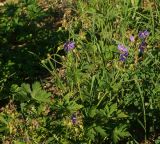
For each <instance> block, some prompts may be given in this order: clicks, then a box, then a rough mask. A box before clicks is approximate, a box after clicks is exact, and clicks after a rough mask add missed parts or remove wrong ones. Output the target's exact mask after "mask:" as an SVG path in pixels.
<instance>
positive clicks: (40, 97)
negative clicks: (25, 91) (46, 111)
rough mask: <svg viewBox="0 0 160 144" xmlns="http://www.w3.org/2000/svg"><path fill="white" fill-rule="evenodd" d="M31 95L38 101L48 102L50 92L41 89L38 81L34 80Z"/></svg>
mask: <svg viewBox="0 0 160 144" xmlns="http://www.w3.org/2000/svg"><path fill="white" fill-rule="evenodd" d="M31 96H32V98H33V99H35V100H37V101H38V102H49V101H50V98H49V97H50V96H51V93H48V92H46V91H45V90H43V89H42V87H41V85H40V83H39V82H35V83H34V84H33V85H32V92H31Z"/></svg>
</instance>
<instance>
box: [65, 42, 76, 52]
mask: <svg viewBox="0 0 160 144" xmlns="http://www.w3.org/2000/svg"><path fill="white" fill-rule="evenodd" d="M74 48H75V42H73V41H68V42H66V43H65V44H64V50H65V51H66V52H69V51H70V50H72V49H74Z"/></svg>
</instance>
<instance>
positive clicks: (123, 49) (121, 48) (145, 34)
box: [118, 30, 149, 62]
mask: <svg viewBox="0 0 160 144" xmlns="http://www.w3.org/2000/svg"><path fill="white" fill-rule="evenodd" d="M148 36H149V32H148V31H147V30H144V31H140V32H139V34H138V37H139V38H140V39H141V43H140V45H139V57H141V56H142V55H143V53H144V49H145V48H146V47H147V43H146V41H145V40H146V38H147V37H148ZM129 39H130V41H131V42H135V37H134V36H133V35H131V36H130V38H129ZM118 50H119V51H120V61H122V62H125V61H126V59H127V57H128V55H129V52H128V49H127V48H126V47H125V46H124V45H122V44H118Z"/></svg>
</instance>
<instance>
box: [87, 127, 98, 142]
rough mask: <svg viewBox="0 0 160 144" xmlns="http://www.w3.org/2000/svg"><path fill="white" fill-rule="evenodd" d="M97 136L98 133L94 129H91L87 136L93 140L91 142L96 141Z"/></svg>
mask: <svg viewBox="0 0 160 144" xmlns="http://www.w3.org/2000/svg"><path fill="white" fill-rule="evenodd" d="M95 135H96V132H95V130H94V129H93V128H90V129H89V130H88V132H87V136H88V137H89V138H90V139H91V140H94V139H95Z"/></svg>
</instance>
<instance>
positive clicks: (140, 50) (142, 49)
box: [139, 41, 147, 53]
mask: <svg viewBox="0 0 160 144" xmlns="http://www.w3.org/2000/svg"><path fill="white" fill-rule="evenodd" d="M146 46H147V43H146V42H145V41H142V43H141V44H140V46H139V52H140V53H143V52H144V49H145V48H146Z"/></svg>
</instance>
